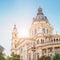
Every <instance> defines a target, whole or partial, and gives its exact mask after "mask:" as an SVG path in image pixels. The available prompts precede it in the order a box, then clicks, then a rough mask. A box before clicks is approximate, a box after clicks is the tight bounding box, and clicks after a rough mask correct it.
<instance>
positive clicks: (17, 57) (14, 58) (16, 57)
mask: <svg viewBox="0 0 60 60" xmlns="http://www.w3.org/2000/svg"><path fill="white" fill-rule="evenodd" d="M11 60H20V55H17V54H14V53H12V54H11Z"/></svg>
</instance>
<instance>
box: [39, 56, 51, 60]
mask: <svg viewBox="0 0 60 60" xmlns="http://www.w3.org/2000/svg"><path fill="white" fill-rule="evenodd" d="M38 60H51V59H50V56H41V57H40V58H39V59H38Z"/></svg>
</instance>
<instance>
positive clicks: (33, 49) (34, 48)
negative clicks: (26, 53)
mask: <svg viewBox="0 0 60 60" xmlns="http://www.w3.org/2000/svg"><path fill="white" fill-rule="evenodd" d="M31 49H32V51H33V60H34V52H35V51H36V47H35V43H33V46H32V47H31Z"/></svg>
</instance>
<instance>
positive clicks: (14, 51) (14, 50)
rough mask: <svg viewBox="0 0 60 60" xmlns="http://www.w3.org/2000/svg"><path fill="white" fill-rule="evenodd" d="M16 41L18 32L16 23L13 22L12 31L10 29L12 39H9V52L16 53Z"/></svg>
mask: <svg viewBox="0 0 60 60" xmlns="http://www.w3.org/2000/svg"><path fill="white" fill-rule="evenodd" d="M17 41H18V32H17V27H16V24H14V27H13V31H12V41H11V48H12V49H11V52H13V53H16V43H17Z"/></svg>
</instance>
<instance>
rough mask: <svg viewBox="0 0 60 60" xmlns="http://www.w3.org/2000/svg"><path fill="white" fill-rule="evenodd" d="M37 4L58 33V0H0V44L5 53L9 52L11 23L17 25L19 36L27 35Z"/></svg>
mask: <svg viewBox="0 0 60 60" xmlns="http://www.w3.org/2000/svg"><path fill="white" fill-rule="evenodd" d="M39 6H40V7H41V8H42V9H43V12H44V14H45V15H46V16H47V18H48V20H49V22H50V23H51V25H52V26H53V27H54V29H55V32H56V31H57V33H60V27H59V25H60V0H0V45H2V46H3V47H4V48H5V53H6V54H7V55H9V54H10V47H11V45H10V44H11V33H12V29H13V25H14V24H16V25H17V29H18V32H19V36H23V35H24V36H26V35H28V31H29V28H30V25H31V23H32V20H33V17H35V16H36V13H37V9H38V8H39ZM22 31H23V33H22Z"/></svg>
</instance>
